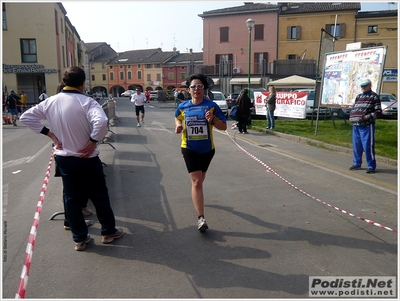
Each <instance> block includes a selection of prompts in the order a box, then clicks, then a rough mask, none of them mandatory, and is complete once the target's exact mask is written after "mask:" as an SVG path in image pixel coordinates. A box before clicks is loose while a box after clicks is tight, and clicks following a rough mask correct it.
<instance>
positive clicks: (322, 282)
mask: <svg viewBox="0 0 400 301" xmlns="http://www.w3.org/2000/svg"><path fill="white" fill-rule="evenodd" d="M396 296H397V291H396V277H386V276H385V277H381V276H376V277H373V276H370V277H348V276H345V277H317V276H311V277H309V297H319V298H321V297H330V298H332V297H351V298H354V297H364V298H371V297H378V298H379V297H381V298H395V297H396Z"/></svg>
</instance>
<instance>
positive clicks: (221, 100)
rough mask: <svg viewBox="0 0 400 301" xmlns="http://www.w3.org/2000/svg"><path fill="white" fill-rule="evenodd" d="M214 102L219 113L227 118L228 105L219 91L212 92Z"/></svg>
mask: <svg viewBox="0 0 400 301" xmlns="http://www.w3.org/2000/svg"><path fill="white" fill-rule="evenodd" d="M212 94H213V95H214V102H215V103H216V104H217V105H218V106H219V107H220V109H221V111H222V112H223V113H224V114H225V116H226V117H228V104H227V103H226V98H225V95H224V94H223V93H222V92H219V91H212Z"/></svg>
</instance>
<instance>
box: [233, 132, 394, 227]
mask: <svg viewBox="0 0 400 301" xmlns="http://www.w3.org/2000/svg"><path fill="white" fill-rule="evenodd" d="M225 133H226V134H227V135H228V136H229V138H231V140H232V141H233V142H234V143H235V144H236V146H237V147H239V149H241V150H242V151H243V152H244V153H246V154H247V155H249V156H250V157H251V158H253V159H254V160H255V161H257V162H258V163H260V164H261V165H262V166H264V167H265V168H266V169H267V170H268V171H270V172H272V173H273V174H274V175H275V176H277V177H278V178H280V179H281V180H282V181H284V182H285V183H286V184H288V185H290V186H291V187H292V188H294V189H296V190H297V191H300V192H301V193H303V194H305V195H306V196H308V197H310V198H312V199H313V200H315V201H318V202H320V203H321V204H323V205H326V206H328V207H330V208H333V209H335V210H337V211H339V212H342V213H344V214H347V215H349V216H352V217H355V218H358V219H359V220H362V221H364V222H367V223H368V224H371V225H374V226H377V227H379V228H382V229H386V230H389V231H392V232H395V233H397V230H396V229H392V228H389V227H386V226H384V225H382V224H380V223H377V222H374V221H372V220H369V219H366V218H363V217H360V216H357V215H355V214H352V213H350V212H348V211H346V210H343V209H341V208H339V207H336V206H333V205H331V204H328V203H326V202H324V201H322V200H320V199H318V198H316V197H314V196H312V195H311V194H309V193H307V192H305V191H304V190H302V189H300V188H299V187H297V186H295V185H294V184H292V183H290V182H289V181H288V180H286V179H285V178H283V177H282V176H281V175H279V174H278V173H277V172H276V171H275V170H273V169H272V168H271V167H269V166H268V165H267V164H265V163H264V162H262V161H261V160H260V159H258V158H257V157H256V156H254V155H253V154H251V153H250V152H248V151H247V150H245V149H244V148H243V147H241V146H240V145H239V144H238V143H237V142H236V141H235V140H234V139H233V138H232V136H231V135H229V133H228V131H225Z"/></svg>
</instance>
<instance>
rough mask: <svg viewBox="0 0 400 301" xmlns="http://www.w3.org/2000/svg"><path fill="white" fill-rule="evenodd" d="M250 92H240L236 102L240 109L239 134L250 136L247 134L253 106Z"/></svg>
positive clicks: (238, 114)
mask: <svg viewBox="0 0 400 301" xmlns="http://www.w3.org/2000/svg"><path fill="white" fill-rule="evenodd" d="M248 92H249V90H248V89H246V88H244V89H242V91H240V94H239V97H238V98H237V100H236V105H237V107H238V112H237V121H238V130H239V134H242V133H244V134H248V132H247V120H248V119H249V117H250V108H251V107H252V106H253V104H252V103H251V100H250V97H249V95H248Z"/></svg>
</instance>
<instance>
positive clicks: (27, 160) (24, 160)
mask: <svg viewBox="0 0 400 301" xmlns="http://www.w3.org/2000/svg"><path fill="white" fill-rule="evenodd" d="M51 144H52V143H51V142H49V143H47V144H46V145H45V146H43V147H42V149H41V150H39V151H38V152H37V153H36V154H35V155H33V156H30V157H23V158H19V159H15V160H11V161H7V162H4V163H3V168H9V167H14V166H17V165H22V164H26V163H31V162H33V161H34V160H35V159H36V158H37V157H38V156H40V155H41V154H42V153H43V152H44V151H48V150H49V147H51Z"/></svg>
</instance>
